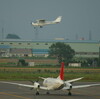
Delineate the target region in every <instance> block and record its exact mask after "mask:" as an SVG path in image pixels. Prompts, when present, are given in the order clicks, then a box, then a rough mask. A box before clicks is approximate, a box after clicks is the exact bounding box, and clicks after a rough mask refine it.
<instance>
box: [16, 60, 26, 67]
mask: <svg viewBox="0 0 100 99" xmlns="http://www.w3.org/2000/svg"><path fill="white" fill-rule="evenodd" d="M17 66H28V63H27V62H25V60H24V59H19V61H18V63H17Z"/></svg>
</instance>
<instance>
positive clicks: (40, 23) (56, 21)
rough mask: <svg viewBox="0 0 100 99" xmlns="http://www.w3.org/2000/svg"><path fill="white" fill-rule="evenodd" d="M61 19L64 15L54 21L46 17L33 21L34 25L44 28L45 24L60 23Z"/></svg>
mask: <svg viewBox="0 0 100 99" xmlns="http://www.w3.org/2000/svg"><path fill="white" fill-rule="evenodd" d="M61 19H62V16H59V17H57V18H56V19H55V20H54V21H46V20H44V19H40V20H36V22H32V25H33V26H34V27H40V28H42V27H43V26H45V25H49V24H57V23H60V22H61Z"/></svg>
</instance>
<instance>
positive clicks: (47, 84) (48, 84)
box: [0, 62, 100, 96]
mask: <svg viewBox="0 0 100 99" xmlns="http://www.w3.org/2000/svg"><path fill="white" fill-rule="evenodd" d="M39 78H41V79H43V80H44V81H43V85H42V86H41V85H40V83H39V82H33V85H27V84H19V83H13V82H4V81H0V82H1V83H7V84H13V85H18V86H23V87H29V88H31V89H35V90H36V95H39V94H40V93H39V90H40V89H42V90H46V91H47V94H50V93H49V91H50V90H68V95H69V96H71V95H72V93H71V90H72V89H74V88H84V87H90V86H96V85H100V84H88V85H77V86H73V85H72V83H73V82H75V81H78V80H81V79H82V78H83V77H80V78H76V79H72V80H67V81H64V62H62V63H61V68H60V73H59V76H58V77H57V78H51V77H48V78H44V77H39Z"/></svg>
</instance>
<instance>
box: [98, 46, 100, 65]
mask: <svg viewBox="0 0 100 99" xmlns="http://www.w3.org/2000/svg"><path fill="white" fill-rule="evenodd" d="M98 61H99V66H100V46H99V60H98Z"/></svg>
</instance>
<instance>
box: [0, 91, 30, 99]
mask: <svg viewBox="0 0 100 99" xmlns="http://www.w3.org/2000/svg"><path fill="white" fill-rule="evenodd" d="M0 94H4V95H8V96H14V97H18V98H22V99H31V98H26V97H23V96H19V95H14V94H9V93H5V92H0Z"/></svg>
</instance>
